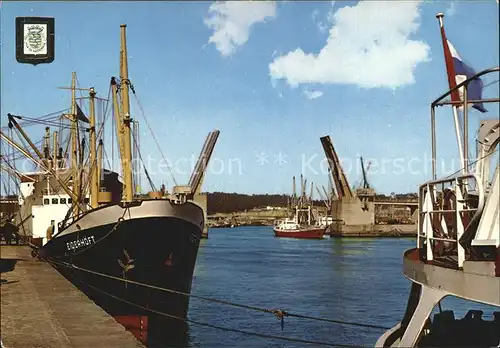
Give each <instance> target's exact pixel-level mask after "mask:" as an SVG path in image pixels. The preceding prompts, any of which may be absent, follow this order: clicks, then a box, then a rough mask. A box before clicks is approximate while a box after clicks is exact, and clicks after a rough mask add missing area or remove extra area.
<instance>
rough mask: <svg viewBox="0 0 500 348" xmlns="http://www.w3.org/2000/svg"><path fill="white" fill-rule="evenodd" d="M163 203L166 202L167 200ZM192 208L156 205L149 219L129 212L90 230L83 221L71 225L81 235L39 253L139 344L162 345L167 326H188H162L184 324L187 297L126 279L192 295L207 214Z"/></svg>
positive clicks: (59, 238) (67, 236)
mask: <svg viewBox="0 0 500 348" xmlns="http://www.w3.org/2000/svg"><path fill="white" fill-rule="evenodd" d="M152 202H154V201H152ZM157 202H158V201H157ZM167 202H168V201H167ZM158 203H159V204H163V205H164V204H165V201H164V202H161V203H160V202H158ZM149 204H150V206H151V204H153V203H149ZM188 204H189V205H190V206H185V207H183V205H180V206H174V205H171V206H164V207H163V208H162V207H160V208H159V209H158V205H156V206H155V208H154V209H156V212H155V213H154V214H149V211H150V209H149V210H148V209H146V210H147V211H148V214H144V212H140V211H138V209H141V207H135V208H138V209H135V208H130V211H131V212H132V214H131V216H129V217H128V218H127V213H126V212H125V214H122V216H123V218H120V217H119V218H118V219H113V218H111V219H108V220H109V221H113V222H111V223H106V224H94V226H93V227H92V226H89V227H88V228H85V229H84V228H81V226H80V225H79V221H82V224H84V221H83V219H82V220H80V219H79V220H77V221H75V222H74V223H73V224H72V225H77V226H76V227H78V226H80V229H79V230H78V229H76V230H75V231H74V232H70V233H64V232H63V233H60V234H58V235H57V236H56V237H55V238H53V239H52V240H50V241H49V242H48V243H47V244H46V245H45V246H44V247H43V249H42V250H41V256H42V257H45V258H47V259H48V260H49V261H50V260H52V261H54V262H53V264H54V265H55V267H56V268H58V270H59V271H60V272H61V274H63V275H64V276H65V277H66V278H68V279H69V280H70V281H71V282H72V283H73V284H74V285H75V286H76V287H78V288H79V289H80V290H81V291H83V292H84V293H85V294H86V295H87V296H89V297H90V298H91V299H92V300H93V301H94V302H96V303H97V304H98V305H99V306H100V307H102V308H103V309H104V310H105V311H106V312H108V313H109V314H110V315H112V316H113V317H114V318H115V319H116V320H117V321H118V322H120V323H122V324H123V325H124V326H125V327H126V328H127V329H128V330H129V331H131V332H132V333H134V335H135V336H136V337H137V338H138V339H140V340H141V341H143V342H144V343H151V342H152V341H153V340H154V338H155V337H156V338H158V337H159V340H160V341H161V336H162V335H159V334H164V333H167V334H168V332H166V330H169V328H170V329H171V330H174V331H178V328H179V327H184V326H183V325H181V326H175V328H172V325H169V326H168V327H165V323H170V324H171V323H178V324H181V323H182V320H180V319H176V318H181V319H182V318H185V317H186V316H187V311H188V307H189V297H188V296H184V295H180V294H174V293H171V292H167V291H161V290H158V289H152V288H148V287H145V286H141V285H137V284H132V283H129V282H125V281H123V280H130V281H134V282H138V283H141V284H149V285H153V286H155V287H159V288H163V289H172V290H176V291H180V292H183V293H190V291H191V282H192V277H193V271H194V267H195V263H196V258H197V253H198V246H199V241H200V238H201V233H202V230H203V211H202V210H201V208H199V207H198V206H196V205H195V204H192V203H186V204H185V205H188ZM118 208H120V207H118ZM146 208H147V207H146ZM172 208H173V210H172ZM183 208H185V209H183ZM99 209H100V208H99ZM133 209H135V211H134V210H133ZM113 210H114V211H113V212H112V213H115V214H116V213H119V212H120V210H117V209H116V206H115V207H114V208H113ZM142 210H145V209H144V207H142ZM110 211H111V210H110ZM124 211H125V210H124ZM93 213H94V212H91V213H90V214H89V215H91V214H93ZM107 215H112V214H111V213H110V214H106V215H103V214H100V216H101V218H100V219H102V216H107ZM134 215H135V216H134ZM148 215H149V216H148ZM96 216H97V214H94V220H95V217H96ZM197 219H198V220H199V219H201V225H200V224H199V223H195V221H196V220H197ZM118 220H119V221H118ZM87 224H88V223H87ZM64 264H66V265H64ZM67 264H71V265H74V266H77V267H78V268H80V269H78V268H75V267H68V265H67ZM96 273H99V274H96ZM105 275H106V276H105ZM108 276H109V277H108ZM113 277H114V278H118V279H114V278H113ZM149 309H152V310H154V311H158V312H162V313H167V314H168V315H171V316H172V317H171V318H168V317H165V316H163V315H160V314H159V313H154V312H152V311H150V310H149ZM174 317H175V318H174Z"/></svg>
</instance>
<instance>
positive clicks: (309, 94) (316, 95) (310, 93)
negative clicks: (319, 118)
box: [302, 90, 323, 100]
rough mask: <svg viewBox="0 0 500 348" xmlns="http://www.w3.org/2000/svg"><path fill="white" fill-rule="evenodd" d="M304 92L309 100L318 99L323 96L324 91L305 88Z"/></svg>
mask: <svg viewBox="0 0 500 348" xmlns="http://www.w3.org/2000/svg"><path fill="white" fill-rule="evenodd" d="M302 94H304V96H305V97H306V98H307V99H309V100H313V99H317V98H319V97H322V96H323V92H321V91H308V90H304V91H303V92H302Z"/></svg>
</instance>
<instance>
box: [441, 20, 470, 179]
mask: <svg viewBox="0 0 500 348" xmlns="http://www.w3.org/2000/svg"><path fill="white" fill-rule="evenodd" d="M443 17H444V13H442V12H439V13H437V14H436V18H437V19H438V22H439V28H440V30H441V39H442V41H443V51H444V60H445V64H446V70H447V75H448V84H449V87H450V89H452V88H454V87H456V85H457V82H456V80H455V68H454V66H453V60H452V57H451V53H450V50H449V48H448V41H447V39H446V34H445V31H444V25H443ZM457 96H458V98H457ZM451 99H452V100H453V99H455V100H460V95H459V93H458V90H457V91H454V92H452V93H451ZM452 109H453V121H454V123H455V133H456V137H457V145H458V153H459V156H460V168H461V170H462V173H463V174H467V168H466V167H465V157H464V148H463V146H462V132H461V131H460V121H459V119H458V107H457V106H456V105H453V106H452ZM464 131H465V130H464Z"/></svg>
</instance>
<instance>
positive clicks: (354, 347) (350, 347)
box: [82, 282, 362, 348]
mask: <svg viewBox="0 0 500 348" xmlns="http://www.w3.org/2000/svg"><path fill="white" fill-rule="evenodd" d="M82 283H83V282H82ZM84 284H85V285H86V286H88V287H90V288H92V289H94V290H96V291H98V292H100V293H102V294H104V295H107V296H109V297H112V298H114V299H116V300H118V301H121V302H124V303H126V304H129V305H132V306H134V307H137V308H140V309H142V310H145V311H148V312H151V313H155V314H158V315H162V316H165V317H168V318H171V319H175V320H180V321H183V322H185V323H190V324H193V325H198V326H204V327H209V328H212V329H217V330H222V331H226V332H235V333H240V334H243V335H247V336H254V337H261V338H268V339H275V340H281V341H288V342H297V343H305V344H313V345H317V346H328V347H339V348H361V347H362V346H359V345H351V344H341V343H332V342H324V341H315V340H306V339H301V338H293V337H286V336H278V335H271V334H264V333H260V332H255V331H247V330H240V329H232V328H229V327H224V326H219V325H214V324H209V323H205V322H201V321H196V320H191V319H188V318H181V317H178V316H175V315H172V314H168V313H165V312H161V311H158V310H155V309H152V308H147V307H144V306H141V305H139V304H136V303H133V302H130V301H127V300H125V299H123V298H121V297H118V296H115V295H113V294H110V293H108V292H106V291H104V290H101V289H99V288H97V287H95V286H92V285H90V284H86V283H84Z"/></svg>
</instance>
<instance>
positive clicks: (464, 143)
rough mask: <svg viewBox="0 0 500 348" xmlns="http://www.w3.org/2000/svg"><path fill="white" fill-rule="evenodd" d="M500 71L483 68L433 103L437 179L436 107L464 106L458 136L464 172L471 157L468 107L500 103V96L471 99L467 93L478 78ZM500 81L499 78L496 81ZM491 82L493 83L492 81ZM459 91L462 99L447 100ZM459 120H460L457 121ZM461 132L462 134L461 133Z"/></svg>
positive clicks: (432, 116) (499, 70)
mask: <svg viewBox="0 0 500 348" xmlns="http://www.w3.org/2000/svg"><path fill="white" fill-rule="evenodd" d="M499 72H500V67H494V68H490V69H486V70H483V71H481V72H479V73H477V74H475V75H474V76H471V77H470V78H468V79H466V80H464V81H462V82H461V83H459V84H457V85H456V86H455V87H453V88H451V89H450V90H448V91H447V92H446V93H444V94H443V95H441V96H440V97H438V98H437V99H436V100H434V101H433V102H432V103H431V143H432V178H433V179H437V169H436V164H437V161H436V151H437V149H436V108H437V107H441V106H445V105H447V106H455V107H462V114H463V120H462V125H461V128H462V130H461V131H458V129H456V132H457V138H460V141H459V143H460V145H461V146H459V147H460V149H459V151H460V152H461V160H462V161H463V170H464V173H465V172H467V170H468V168H469V158H468V153H469V111H468V108H469V107H470V106H472V105H473V104H477V103H483V104H489V103H499V102H500V98H498V97H497V98H481V99H479V100H471V99H469V98H468V94H467V89H468V86H469V84H470V83H471V82H472V81H474V80H477V79H480V78H481V77H483V76H484V75H488V74H494V73H496V74H498V73H499ZM494 82H498V80H496V81H494ZM490 84H491V83H490ZM457 91H458V92H459V93H461V94H462V96H461V100H458V101H454V100H447V98H448V97H451V95H452V94H453V93H456V92H457ZM456 122H458V120H457V121H456ZM457 126H458V124H457V125H455V128H457ZM459 133H460V134H459Z"/></svg>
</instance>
